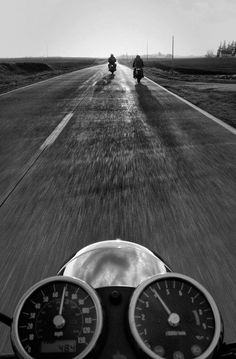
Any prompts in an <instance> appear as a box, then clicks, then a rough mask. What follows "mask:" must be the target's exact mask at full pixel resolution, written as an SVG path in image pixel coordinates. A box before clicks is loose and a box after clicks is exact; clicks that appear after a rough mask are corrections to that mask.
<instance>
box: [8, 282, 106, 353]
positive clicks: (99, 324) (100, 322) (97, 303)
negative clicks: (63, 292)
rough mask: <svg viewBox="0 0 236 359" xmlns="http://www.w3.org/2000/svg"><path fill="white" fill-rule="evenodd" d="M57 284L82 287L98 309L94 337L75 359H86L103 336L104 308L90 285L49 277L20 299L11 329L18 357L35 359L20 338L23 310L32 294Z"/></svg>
mask: <svg viewBox="0 0 236 359" xmlns="http://www.w3.org/2000/svg"><path fill="white" fill-rule="evenodd" d="M55 282H64V283H72V284H75V285H77V286H80V287H81V288H82V289H83V290H84V291H86V292H87V293H88V294H89V295H90V297H91V298H92V300H93V302H94V305H95V309H96V315H97V322H96V328H95V332H94V334H93V337H92V339H91V341H90V342H89V344H88V346H87V347H86V348H85V349H84V351H83V352H82V353H80V354H79V355H76V356H75V357H74V358H73V359H83V358H85V357H86V355H88V353H90V352H91V351H92V350H93V349H94V347H95V345H96V343H97V340H98V338H99V336H100V334H101V331H102V327H103V315H102V307H101V304H100V300H99V297H98V295H97V293H96V291H95V290H94V289H93V288H92V287H91V286H90V285H89V284H88V283H86V282H84V281H82V280H80V279H78V278H74V277H66V276H53V277H49V278H46V279H43V280H41V281H40V282H38V283H36V284H35V285H33V286H32V287H31V288H29V289H28V291H27V292H26V293H25V294H24V295H23V296H22V298H21V299H20V301H19V303H18V305H17V307H16V309H15V312H14V315H13V322H12V328H11V340H12V344H13V348H14V350H15V352H16V354H17V356H18V357H19V358H21V359H32V358H33V357H31V356H30V355H29V354H28V353H27V352H26V351H25V349H24V347H23V346H22V344H21V341H20V338H19V333H18V321H19V317H20V313H21V310H22V308H23V306H24V304H25V302H26V300H27V299H28V298H29V297H30V296H31V294H32V293H34V292H35V291H36V290H38V289H40V288H41V287H43V286H44V285H46V284H50V283H55Z"/></svg>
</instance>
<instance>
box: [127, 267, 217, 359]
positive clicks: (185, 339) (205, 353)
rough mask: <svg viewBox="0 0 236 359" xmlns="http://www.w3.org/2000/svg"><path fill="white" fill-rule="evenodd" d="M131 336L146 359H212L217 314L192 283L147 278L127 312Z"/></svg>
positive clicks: (183, 279) (176, 277)
mask: <svg viewBox="0 0 236 359" xmlns="http://www.w3.org/2000/svg"><path fill="white" fill-rule="evenodd" d="M129 323H130V328H131V332H132V334H133V337H134V339H135V341H136V342H137V343H138V345H139V347H140V348H141V349H142V350H143V351H144V352H145V353H146V354H148V356H149V357H150V358H155V359H159V358H166V359H190V358H199V359H206V358H212V354H213V352H214V351H215V349H216V348H217V346H218V343H219V341H220V338H221V334H222V325H221V319H220V314H219V311H218V309H217V307H216V304H215V302H214V300H213V298H212V297H211V296H210V294H209V293H208V292H207V291H206V289H205V288H203V287H202V286H201V285H200V284H199V283H198V282H196V281H195V280H193V279H191V278H189V277H187V276H184V275H181V274H175V273H168V274H164V275H158V276H155V277H152V278H149V279H148V280H146V281H145V282H143V283H142V284H141V285H140V286H139V287H137V288H136V290H135V291H134V294H133V296H132V299H131V303H130V308H129Z"/></svg>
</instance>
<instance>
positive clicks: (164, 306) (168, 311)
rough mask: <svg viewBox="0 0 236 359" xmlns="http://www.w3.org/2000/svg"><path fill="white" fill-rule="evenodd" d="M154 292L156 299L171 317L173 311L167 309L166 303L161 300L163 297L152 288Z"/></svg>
mask: <svg viewBox="0 0 236 359" xmlns="http://www.w3.org/2000/svg"><path fill="white" fill-rule="evenodd" d="M152 292H153V294H154V295H155V297H156V298H158V300H159V301H160V303H161V304H162V306H163V308H164V309H165V311H166V312H167V314H169V315H171V311H170V309H169V308H168V307H167V305H166V303H165V302H164V300H163V299H162V298H161V296H160V295H159V294H158V293H157V291H156V289H154V288H152Z"/></svg>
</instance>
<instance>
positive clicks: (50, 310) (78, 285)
mask: <svg viewBox="0 0 236 359" xmlns="http://www.w3.org/2000/svg"><path fill="white" fill-rule="evenodd" d="M101 329H102V309H101V305H100V301H99V299H98V296H97V294H96V292H95V291H94V289H93V288H92V287H90V286H89V285H88V284H87V283H85V282H83V281H81V280H79V279H75V278H71V277H58V276H57V277H51V278H47V279H45V280H43V281H41V282H39V283H37V284H36V285H34V286H33V287H32V288H30V289H29V290H28V292H27V293H26V294H25V295H24V296H23V298H22V299H21V301H20V303H19V304H18V306H17V308H16V311H15V314H14V317H13V326H12V335H11V339H12V344H13V347H14V349H15V351H16V353H17V354H18V356H19V357H20V358H68V359H69V358H76V359H81V358H84V357H85V356H86V355H87V354H88V353H89V352H90V351H91V350H92V349H93V348H94V346H95V344H96V341H97V339H98V337H99V335H100V333H101Z"/></svg>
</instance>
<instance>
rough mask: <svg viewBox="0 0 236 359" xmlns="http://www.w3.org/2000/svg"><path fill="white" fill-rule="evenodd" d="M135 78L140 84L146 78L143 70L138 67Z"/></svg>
mask: <svg viewBox="0 0 236 359" xmlns="http://www.w3.org/2000/svg"><path fill="white" fill-rule="evenodd" d="M134 77H135V78H136V79H137V82H138V83H140V81H141V79H142V78H143V77H144V76H143V69H142V68H139V67H137V68H136V69H135V72H134Z"/></svg>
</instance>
